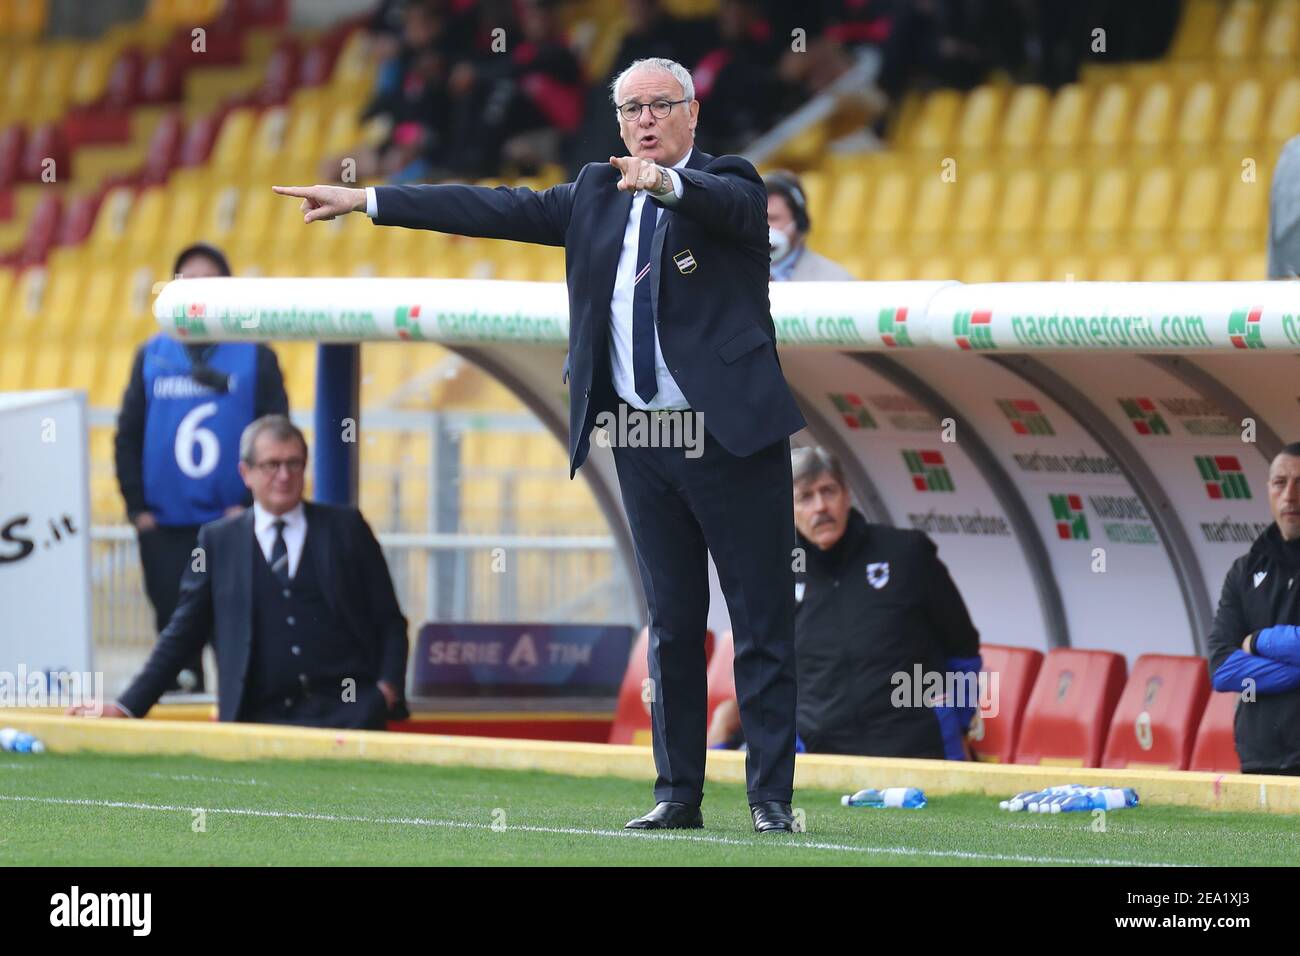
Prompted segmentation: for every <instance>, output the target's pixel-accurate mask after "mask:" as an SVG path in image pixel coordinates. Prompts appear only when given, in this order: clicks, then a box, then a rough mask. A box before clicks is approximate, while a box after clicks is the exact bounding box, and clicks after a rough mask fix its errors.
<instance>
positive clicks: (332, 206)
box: [271, 186, 366, 222]
mask: <svg viewBox="0 0 1300 956" xmlns="http://www.w3.org/2000/svg"><path fill="white" fill-rule="evenodd" d="M271 188H272V189H273V190H275V192H277V193H279V194H280V195H281V196H297V197H299V198H300V199H302V206H300V207H299V208H300V209H301V210H302V212H303V213H304V215H303V217H302V221H303V222H315V221H316V220H317V219H333V218H334V217H335V216H342V215H344V214H346V213H350V212H362V211H364V210H365V208H366V191H365V190H364V189H351V188H349V187H347V186H272V187H271Z"/></svg>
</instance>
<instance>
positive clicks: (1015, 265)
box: [1002, 256, 1048, 282]
mask: <svg viewBox="0 0 1300 956" xmlns="http://www.w3.org/2000/svg"><path fill="white" fill-rule="evenodd" d="M1047 278H1048V270H1047V266H1046V264H1045V263H1044V262H1043V260H1042V258H1041V257H1040V256H1017V257H1015V258H1014V259H1011V260H1009V261H1008V262H1007V263H1006V265H1005V267H1004V268H1003V270H1002V281H1003V282H1042V281H1043V280H1045V279H1047Z"/></svg>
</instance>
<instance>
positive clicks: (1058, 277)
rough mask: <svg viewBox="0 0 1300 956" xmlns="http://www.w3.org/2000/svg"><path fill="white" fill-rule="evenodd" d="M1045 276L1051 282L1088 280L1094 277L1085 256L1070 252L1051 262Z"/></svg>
mask: <svg viewBox="0 0 1300 956" xmlns="http://www.w3.org/2000/svg"><path fill="white" fill-rule="evenodd" d="M1047 278H1048V279H1050V280H1051V281H1053V282H1089V281H1091V280H1092V279H1093V278H1094V277H1093V274H1092V265H1091V263H1090V262H1089V261H1088V257H1087V256H1081V255H1075V254H1070V255H1065V256H1061V257H1060V258H1059V259H1056V260H1055V261H1053V262H1052V264H1051V266H1050V268H1049V271H1048V274H1047Z"/></svg>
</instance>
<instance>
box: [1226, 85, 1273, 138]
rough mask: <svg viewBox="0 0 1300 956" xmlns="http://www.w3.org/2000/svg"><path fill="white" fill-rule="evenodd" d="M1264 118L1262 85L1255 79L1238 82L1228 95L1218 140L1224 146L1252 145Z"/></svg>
mask: <svg viewBox="0 0 1300 956" xmlns="http://www.w3.org/2000/svg"><path fill="white" fill-rule="evenodd" d="M1263 117H1264V84H1263V83H1261V82H1260V81H1259V80H1257V79H1243V80H1238V81H1237V82H1236V83H1235V84H1234V85H1233V87H1232V91H1231V92H1230V93H1229V94H1228V103H1227V106H1226V107H1225V108H1224V110H1223V120H1222V125H1221V127H1220V133H1219V138H1220V139H1221V140H1222V141H1223V143H1224V144H1240V146H1241V147H1245V146H1246V144H1253V143H1254V142H1255V140H1256V138H1257V137H1258V135H1259V128H1260V123H1261V122H1262V121H1263Z"/></svg>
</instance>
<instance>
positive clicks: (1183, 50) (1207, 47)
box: [1169, 0, 1220, 60]
mask: <svg viewBox="0 0 1300 956" xmlns="http://www.w3.org/2000/svg"><path fill="white" fill-rule="evenodd" d="M1219 10H1220V5H1219V3H1218V2H1216V0H1190V2H1189V3H1187V4H1186V5H1185V6H1184V7H1183V15H1182V18H1181V19H1180V20H1179V23H1178V30H1177V32H1176V33H1175V34H1174V41H1173V43H1172V44H1171V45H1170V51H1169V52H1170V56H1171V57H1172V58H1173V59H1175V60H1205V59H1208V58H1209V56H1210V51H1211V48H1212V45H1213V43H1214V37H1215V31H1216V29H1217V28H1218V25H1219Z"/></svg>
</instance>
